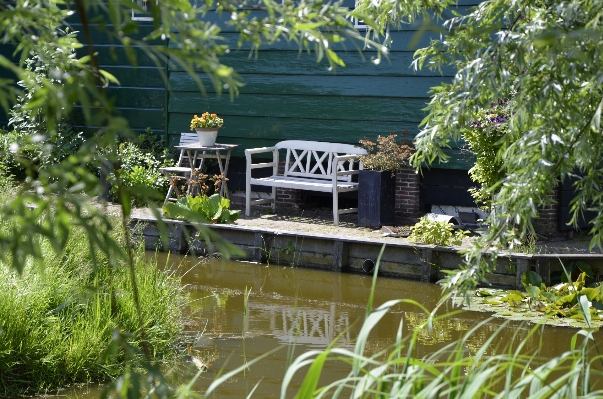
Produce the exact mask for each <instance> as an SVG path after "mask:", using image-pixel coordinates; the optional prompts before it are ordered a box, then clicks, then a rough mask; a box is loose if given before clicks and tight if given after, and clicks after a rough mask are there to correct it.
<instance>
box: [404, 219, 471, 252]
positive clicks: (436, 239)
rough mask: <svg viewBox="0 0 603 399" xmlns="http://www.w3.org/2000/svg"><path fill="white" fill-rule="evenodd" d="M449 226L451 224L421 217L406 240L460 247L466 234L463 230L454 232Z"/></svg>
mask: <svg viewBox="0 0 603 399" xmlns="http://www.w3.org/2000/svg"><path fill="white" fill-rule="evenodd" d="M451 226H452V224H451V223H448V222H439V221H435V220H431V219H428V218H426V217H422V218H421V219H419V221H418V222H417V223H416V224H415V225H414V226H413V227H412V233H411V234H410V235H409V236H408V239H409V240H410V241H413V242H422V243H424V244H433V245H443V246H449V245H461V244H462V243H463V238H464V237H465V234H466V233H465V232H464V231H463V230H456V231H454V229H452V227H451ZM453 232H454V233H453Z"/></svg>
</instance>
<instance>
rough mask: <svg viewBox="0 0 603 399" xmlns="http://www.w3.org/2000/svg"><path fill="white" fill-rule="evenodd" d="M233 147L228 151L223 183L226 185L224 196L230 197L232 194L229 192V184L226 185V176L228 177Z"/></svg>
mask: <svg viewBox="0 0 603 399" xmlns="http://www.w3.org/2000/svg"><path fill="white" fill-rule="evenodd" d="M231 152H232V149H229V150H227V151H226V164H225V165H224V182H223V183H222V185H223V186H224V196H225V197H226V198H228V199H230V194H229V193H228V186H227V185H226V178H227V177H228V164H229V163H230V153H231Z"/></svg>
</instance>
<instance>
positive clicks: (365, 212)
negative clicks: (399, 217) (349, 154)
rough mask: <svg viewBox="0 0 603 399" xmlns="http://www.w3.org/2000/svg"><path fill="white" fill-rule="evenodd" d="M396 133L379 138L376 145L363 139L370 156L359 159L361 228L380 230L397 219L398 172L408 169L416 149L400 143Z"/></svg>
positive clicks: (408, 143) (404, 142) (409, 144)
mask: <svg viewBox="0 0 603 399" xmlns="http://www.w3.org/2000/svg"><path fill="white" fill-rule="evenodd" d="M397 138H398V135H397V134H396V133H390V134H389V136H378V137H377V142H374V141H372V140H369V139H364V140H360V144H361V145H362V146H363V147H364V148H365V149H366V151H367V155H363V156H360V157H359V158H360V161H361V162H362V164H363V169H362V170H360V171H359V175H358V225H359V226H362V227H371V228H378V227H380V226H384V225H386V226H387V225H389V226H391V225H393V224H394V219H395V209H394V206H395V200H396V172H398V171H400V170H402V168H404V167H405V166H408V159H409V158H410V156H411V155H412V154H413V153H414V146H413V145H412V143H411V142H409V141H407V140H397Z"/></svg>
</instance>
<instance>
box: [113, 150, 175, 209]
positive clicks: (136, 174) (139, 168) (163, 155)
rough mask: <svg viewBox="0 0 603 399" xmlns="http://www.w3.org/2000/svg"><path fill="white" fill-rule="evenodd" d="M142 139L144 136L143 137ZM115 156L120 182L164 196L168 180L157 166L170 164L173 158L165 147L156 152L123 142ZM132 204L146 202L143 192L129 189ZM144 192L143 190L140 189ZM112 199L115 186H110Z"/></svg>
mask: <svg viewBox="0 0 603 399" xmlns="http://www.w3.org/2000/svg"><path fill="white" fill-rule="evenodd" d="M143 139H144V138H143ZM117 156H118V158H119V160H120V163H121V165H120V178H121V182H122V183H123V184H124V185H125V186H126V187H129V188H146V189H153V190H156V191H157V192H158V193H159V194H160V195H162V196H165V195H166V194H167V190H168V180H167V179H166V177H165V175H163V174H162V173H161V172H160V171H159V168H162V167H165V166H172V165H173V164H174V161H173V159H172V158H171V156H170V154H169V153H168V151H167V149H165V148H164V149H163V151H162V152H160V153H159V154H157V151H156V150H155V151H144V150H142V149H141V148H140V147H139V146H138V145H137V144H135V143H132V142H125V143H121V144H120V145H119V148H118V150H117ZM130 193H131V194H132V195H131V198H132V204H133V205H134V206H143V205H146V204H147V203H148V198H147V197H146V196H145V194H137V193H136V190H130ZM141 193H145V190H141ZM111 195H112V197H113V199H115V198H116V197H117V187H116V186H113V187H112V188H111Z"/></svg>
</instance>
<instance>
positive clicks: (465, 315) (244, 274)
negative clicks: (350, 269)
mask: <svg viewBox="0 0 603 399" xmlns="http://www.w3.org/2000/svg"><path fill="white" fill-rule="evenodd" d="M158 256H159V257H160V262H159V263H160V264H162V263H165V262H166V258H165V257H164V255H162V254H160V255H158ZM169 261H170V264H169V265H168V267H170V268H174V269H177V270H179V271H181V272H183V273H184V275H183V283H184V284H185V285H186V288H187V292H188V293H189V295H190V300H191V305H190V308H189V312H188V315H187V320H186V321H185V329H186V338H185V339H186V341H187V342H188V343H189V346H188V351H189V354H190V355H191V356H195V357H197V358H199V359H200V360H201V361H202V362H203V363H204V364H206V365H207V369H206V372H205V373H203V374H202V375H201V377H200V378H199V380H198V381H197V382H196V384H195V390H197V391H198V392H200V393H202V392H204V391H205V390H206V389H207V387H208V386H209V385H210V384H211V382H212V381H213V380H214V379H215V378H217V377H218V376H219V375H223V374H224V373H226V372H228V371H230V370H233V369H235V368H237V367H239V366H242V365H245V364H249V362H250V361H252V360H253V359H257V358H258V357H260V356H262V355H263V354H265V353H267V352H269V351H272V350H274V349H275V348H279V347H280V348H281V349H279V350H277V351H276V352H275V353H274V354H272V355H271V356H269V357H267V358H264V359H262V360H260V361H258V362H256V363H254V364H252V365H250V366H248V367H246V368H245V369H244V371H243V372H242V373H240V374H239V375H237V376H235V377H233V378H231V379H229V380H228V381H226V382H225V383H224V384H223V386H222V387H220V388H219V390H218V391H217V392H216V393H215V395H214V397H216V398H241V397H247V395H248V394H249V392H251V390H252V389H253V388H254V386H255V385H256V383H258V381H261V382H260V384H259V386H258V388H257V389H256V391H255V392H254V395H253V397H256V398H269V397H279V396H280V385H281V380H282V378H283V376H284V374H285V370H286V368H287V366H288V365H289V364H290V363H291V362H292V360H293V359H294V358H295V357H296V356H299V355H300V354H302V353H304V352H306V351H308V350H310V349H315V348H320V349H322V348H325V347H326V346H327V345H328V344H329V343H331V342H332V341H333V340H335V339H336V340H337V344H336V345H337V346H344V347H349V348H351V347H352V346H353V345H354V343H355V339H356V337H357V335H358V332H359V330H360V327H361V324H362V321H363V320H364V315H365V312H366V303H367V300H368V297H369V292H370V287H371V277H370V276H365V275H352V274H341V273H331V272H325V271H318V270H308V269H297V268H283V267H278V266H268V267H267V266H265V265H257V264H249V263H241V262H221V261H217V262H206V261H202V260H200V259H195V258H186V257H176V256H174V255H172V256H171V257H170V260H169ZM246 292H248V293H249V295H248V301H247V309H246V312H245V306H244V302H245V301H244V298H245V295H246ZM399 298H405V299H411V300H414V301H417V302H419V303H421V304H422V305H423V306H425V307H426V308H427V309H432V308H433V307H434V306H435V305H436V303H437V301H438V300H439V298H440V289H439V287H438V286H436V285H433V284H425V283H420V282H414V281H405V280H399V279H388V278H379V279H378V282H377V289H376V292H375V297H374V304H375V305H376V306H378V305H380V304H382V303H385V302H386V301H388V300H391V299H399ZM450 310H452V309H446V308H444V309H442V312H443V313H445V312H447V311H450ZM425 321H426V315H425V314H424V313H422V312H421V311H420V309H419V308H418V307H416V306H414V305H412V304H408V303H402V304H399V305H396V306H395V307H394V308H392V309H391V311H390V312H389V313H388V314H387V315H386V316H385V317H384V318H383V320H382V321H381V322H379V323H378V324H377V325H376V326H375V328H374V329H373V331H372V332H371V334H370V336H369V340H368V342H367V345H366V351H365V354H366V355H369V356H370V355H372V354H378V353H381V352H382V351H383V350H386V349H387V348H389V347H390V346H391V345H392V344H393V343H394V342H395V337H396V334H397V333H398V329H399V327H400V324H401V323H402V325H403V328H402V334H403V336H405V337H408V336H410V335H411V334H412V332H413V330H414V329H415V328H416V327H417V326H419V325H421V324H423V323H424V322H425ZM478 323H482V325H481V326H479V327H477V328H476V327H475V326H476V325H477V324H478ZM503 324H504V321H502V320H499V319H488V315H486V314H480V313H474V312H459V313H458V314H456V315H454V316H452V317H448V318H443V319H437V320H435V322H434V323H433V328H432V329H431V330H427V329H424V330H421V331H420V333H419V336H418V344H417V347H416V351H415V356H416V357H419V358H423V357H429V356H430V355H431V354H433V353H434V352H436V351H437V350H441V349H443V352H442V353H443V354H444V355H445V354H446V353H449V351H452V350H453V349H454V348H446V346H447V345H454V344H455V342H456V341H457V340H458V339H459V338H462V337H463V336H464V335H465V334H466V333H467V332H469V331H471V330H472V329H475V330H474V331H472V333H471V335H470V336H469V337H468V338H467V339H466V340H465V341H462V342H461V343H460V345H462V350H463V352H464V354H465V355H466V356H473V355H475V354H476V353H477V352H478V351H479V350H480V349H482V347H483V346H484V344H485V343H487V342H488V340H489V339H490V338H491V337H492V336H493V334H494V333H496V332H497V331H498V330H499V328H500V327H501V325H503ZM531 328H532V326H529V325H526V324H521V323H517V322H512V323H508V327H507V328H505V329H504V330H503V331H502V333H500V334H499V335H498V336H497V337H496V339H495V340H493V342H491V343H490V345H489V346H488V347H487V349H486V354H490V355H492V354H495V353H501V352H502V351H503V350H504V349H505V348H507V347H508V346H513V347H516V346H517V344H518V343H519V341H520V340H521V339H522V338H524V337H527V336H528V335H529V331H530V329H531ZM575 332H576V331H575V330H570V329H567V328H556V327H547V328H546V329H543V330H542V331H540V330H539V331H537V332H536V333H535V334H533V335H532V336H531V337H530V338H529V339H528V340H527V341H526V342H525V347H524V349H523V353H525V354H534V353H535V352H536V350H537V348H538V347H539V343H540V342H541V341H542V342H543V343H544V345H542V350H541V351H540V352H539V353H538V357H542V358H550V357H553V356H556V355H559V354H560V353H562V352H564V351H566V350H568V349H569V343H570V340H571V337H572V336H573V335H574V334H575ZM597 337H599V338H600V337H601V334H600V333H597ZM196 371H197V369H196V367H195V365H194V364H192V363H190V364H189V365H188V369H181V370H180V371H179V372H178V373H176V376H175V378H176V380H177V381H181V382H186V381H187V379H188V378H190V376H192V375H193V374H194V373H195V372H196ZM348 372H349V365H348V364H345V363H343V362H340V363H336V362H328V363H327V364H326V365H325V370H324V374H323V375H324V378H323V379H321V383H328V382H330V381H334V380H336V379H339V378H343V377H345V376H346V375H347V373H348ZM302 379H303V375H301V374H300V375H298V376H296V378H295V379H294V381H293V383H292V384H291V385H290V387H291V392H290V394H291V395H290V396H292V395H293V393H294V392H295V390H296V389H297V387H298V386H299V385H300V383H301V381H302ZM80 397H81V396H80Z"/></svg>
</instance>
